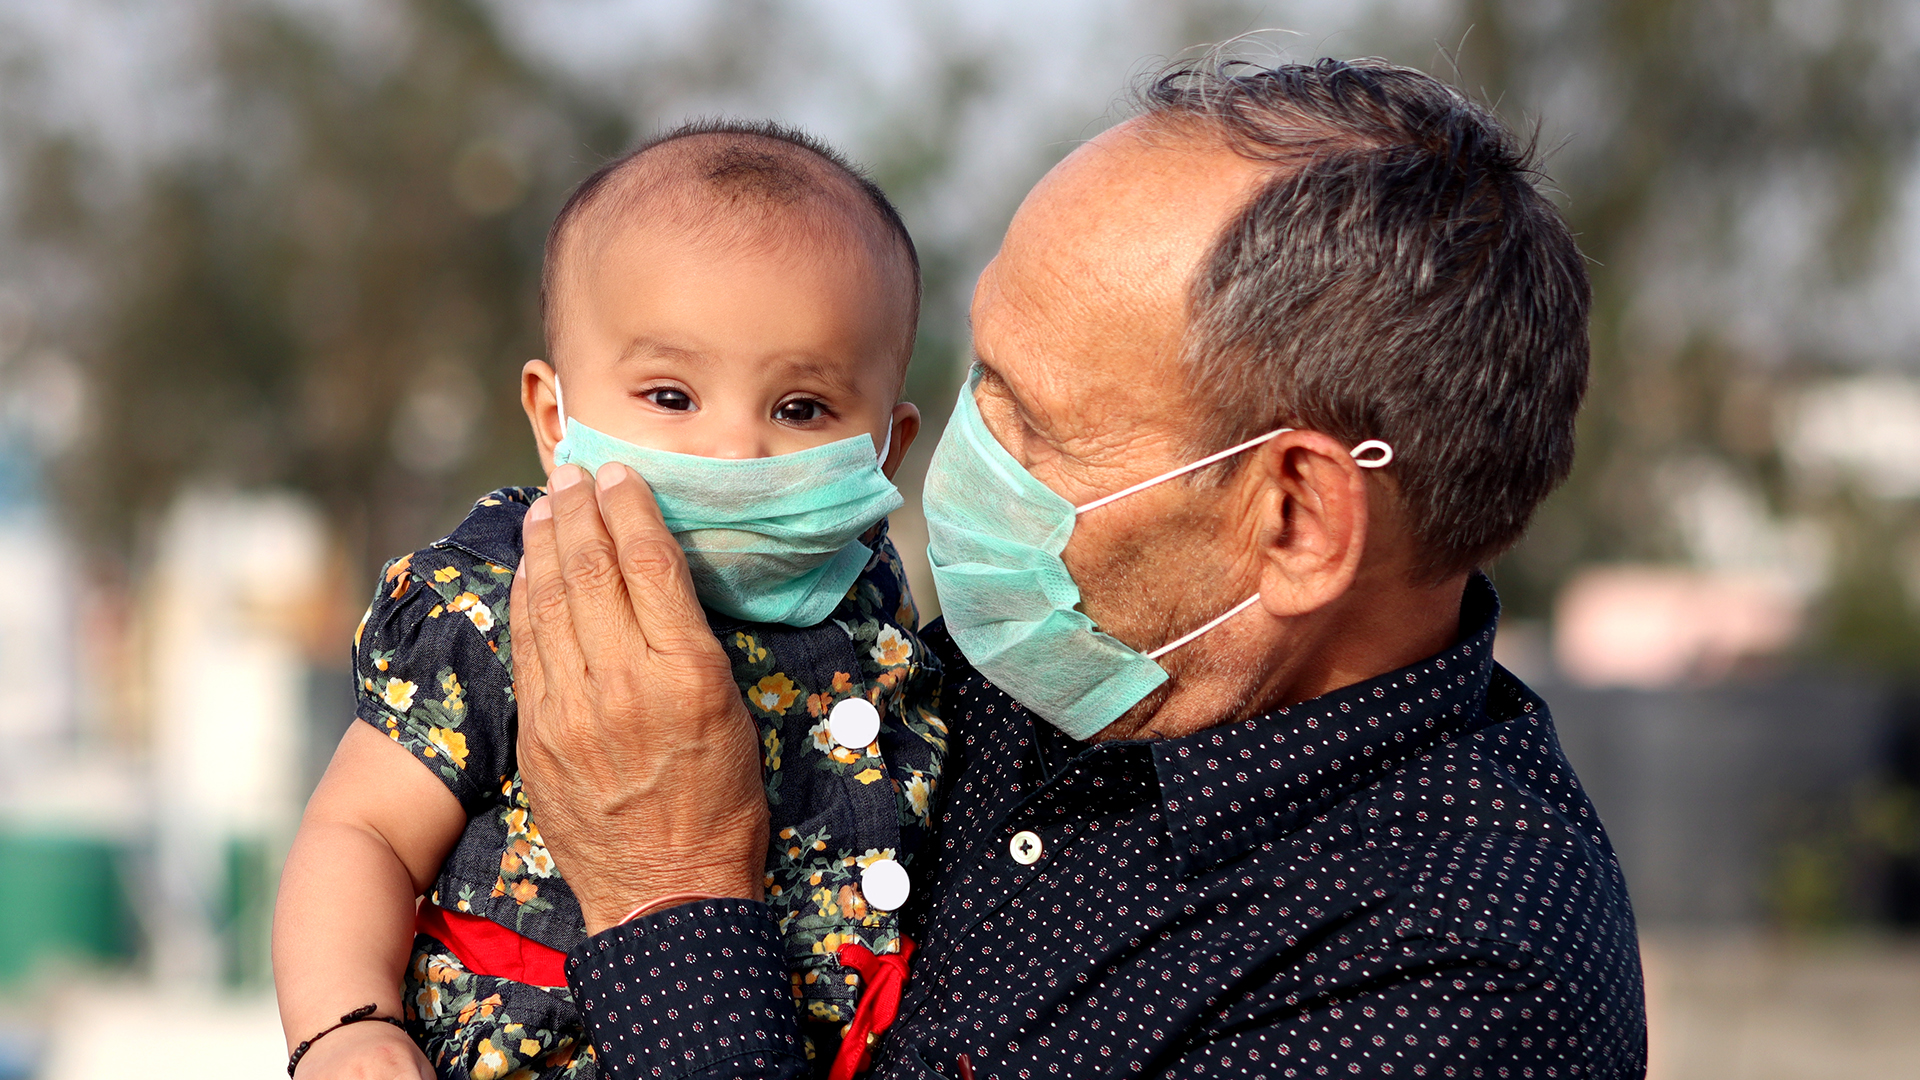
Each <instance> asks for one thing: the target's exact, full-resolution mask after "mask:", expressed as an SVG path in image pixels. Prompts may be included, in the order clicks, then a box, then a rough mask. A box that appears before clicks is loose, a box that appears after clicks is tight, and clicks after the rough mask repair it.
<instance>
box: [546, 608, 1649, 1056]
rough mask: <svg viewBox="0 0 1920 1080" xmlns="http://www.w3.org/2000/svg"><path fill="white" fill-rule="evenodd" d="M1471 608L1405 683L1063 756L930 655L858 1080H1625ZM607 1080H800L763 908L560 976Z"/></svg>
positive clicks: (726, 911) (1550, 773)
mask: <svg viewBox="0 0 1920 1080" xmlns="http://www.w3.org/2000/svg"><path fill="white" fill-rule="evenodd" d="M1498 613H1499V604H1498V600H1497V599H1496V598H1495V596H1494V594H1493V589H1492V586H1491V585H1489V584H1488V583H1487V582H1486V581H1485V579H1484V578H1476V579H1475V580H1474V582H1473V583H1472V584H1471V585H1470V586H1469V587H1468V590H1467V596H1466V600H1465V604H1464V608H1463V610H1462V613H1461V628H1462V631H1463V636H1462V638H1461V640H1460V641H1459V642H1458V643H1457V644H1456V645H1455V646H1454V647H1452V648H1451V649H1448V650H1447V651H1446V652H1444V653H1441V654H1440V655H1438V656H1435V657H1432V658H1431V659H1428V660H1426V661H1424V662H1422V663H1419V664H1415V665H1413V666H1411V667H1408V668H1404V669H1402V670H1400V671H1396V672H1393V673H1391V674H1388V675H1383V676H1381V677H1379V678H1377V679H1373V680H1371V681H1368V682H1364V683H1360V684H1357V685H1354V686H1349V687H1346V688H1344V689H1341V690H1338V691H1335V692H1333V693H1331V694H1328V695H1326V696H1324V697H1321V698H1317V699H1315V700H1313V701H1308V702H1303V703H1301V704H1299V705H1294V706H1291V707H1289V708H1284V709H1279V710H1276V711H1274V712H1272V713H1269V714H1267V715H1265V716H1262V717H1259V718H1258V719H1254V720H1249V721H1245V722H1239V723H1233V724H1227V725H1222V726H1219V727H1215V728H1212V729H1209V730H1206V731H1202V732H1200V733H1198V734H1195V735H1191V736H1186V737H1183V738H1178V739H1166V740H1159V741H1152V742H1110V743H1102V744H1097V745H1091V746H1089V745H1084V744H1079V743H1074V742H1071V741H1069V740H1068V739H1066V738H1065V737H1064V736H1062V735H1060V734H1058V733H1057V732H1056V731H1055V730H1054V729H1053V728H1051V727H1050V726H1048V725H1047V724H1045V723H1044V722H1039V721H1037V720H1036V719H1035V718H1034V717H1033V716H1031V715H1030V714H1028V713H1027V712H1026V711H1025V710H1023V709H1022V708H1021V707H1020V706H1019V705H1018V704H1016V703H1015V702H1014V701H1012V700H1011V699H1010V698H1008V697H1007V696H1006V695H1005V694H1003V693H1001V692H1000V691H999V690H997V689H996V688H994V687H992V686H990V685H988V684H987V683H985V682H984V681H983V680H982V679H981V678H980V676H979V675H978V674H977V673H975V672H973V670H972V669H971V668H970V667H968V666H967V665H966V662H965V661H964V660H963V659H961V658H960V657H959V655H958V653H957V651H955V650H954V648H953V645H952V642H951V639H949V638H948V637H947V636H946V635H945V634H944V633H943V632H941V630H940V629H939V628H938V626H937V625H936V626H935V627H933V628H930V629H929V631H928V633H927V635H926V639H927V641H928V644H929V645H930V646H932V647H934V648H935V649H936V650H938V651H940V652H941V653H942V654H943V657H944V659H946V661H947V671H948V672H949V673H950V674H949V681H948V685H947V688H946V696H945V704H944V708H943V712H944V713H945V714H946V715H947V716H948V717H949V721H950V723H951V725H952V737H953V739H954V746H953V747H952V756H951V757H950V758H949V759H948V766H947V774H946V777H945V779H944V786H945V787H946V791H945V794H944V799H943V805H942V808H941V811H940V815H939V819H938V822H937V825H936V827H935V832H934V833H933V839H932V844H931V847H930V848H929V850H928V852H927V853H926V854H925V855H923V856H922V857H921V859H922V861H921V863H920V865H918V866H917V867H915V870H916V873H917V877H916V880H915V883H914V896H913V899H912V900H910V901H909V908H908V911H907V919H906V923H907V925H908V927H909V932H910V933H912V935H913V936H914V938H915V939H916V941H917V942H918V944H919V951H918V952H917V953H916V954H915V955H914V957H913V963H912V972H911V978H910V980H909V983H908V987H907V991H906V996H905V998H904V1000H903V1002H902V1005H901V1011H900V1018H899V1020H898V1021H896V1022H895V1023H894V1025H893V1026H892V1027H891V1028H890V1029H889V1030H888V1031H887V1032H886V1034H885V1036H884V1037H883V1038H882V1039H881V1041H880V1042H879V1044H878V1045H877V1046H876V1048H875V1055H874V1067H873V1073H872V1075H874V1076H876V1077H888V1078H895V1077H958V1076H960V1075H961V1073H960V1065H959V1061H960V1057H961V1055H963V1054H964V1055H966V1057H967V1058H968V1061H969V1064H970V1065H971V1067H972V1072H973V1075H974V1076H976V1077H980V1078H981V1080H985V1078H987V1077H999V1078H1003V1080H1030V1078H1036V1077H1056V1076H1063V1077H1083V1076H1130V1075H1142V1076H1162V1075H1168V1076H1196V1077H1200V1076H1204V1077H1254V1076H1260V1077H1311V1078H1318V1077H1354V1076H1365V1077H1379V1076H1390V1077H1476V1078H1477V1077H1493V1078H1522V1077H1527V1078H1534V1077H1537V1078H1558V1077H1583V1078H1584V1077H1638V1076H1642V1075H1643V1074H1644V1073H1645V1070H1646V1015H1645V1009H1644V1004H1643V995H1642V988H1641V976H1640V958H1639V950H1638V946H1637V943H1636V938H1635V932H1634V924H1633V914H1632V910H1631V908H1630V906H1629V904H1628V900H1627V891H1626V885H1625V883H1624V882H1623V880H1622V878H1621V875H1620V868H1619V864H1618V862H1617V861H1616V860H1615V858H1614V854H1613V849H1612V847H1611V846H1610V845H1609V844H1608V842H1607V838H1606V834H1605V832H1604V831H1603V830H1602V829H1601V827H1600V821H1599V819H1598V818H1597V817H1596V816H1595V815H1594V812H1593V807H1592V805H1591V804H1590V803H1589V802H1588V801H1587V797H1586V795H1585V794H1584V793H1583V792H1582V791H1581V789H1580V784H1579V781H1578V780H1576V779H1575V777H1574V775H1573V771H1572V770H1571V769H1570V768H1569V767H1568V765H1567V760H1566V758H1565V757H1564V756H1563V755H1562V754H1561V751H1560V745H1559V741H1558V740H1557V739H1556V737H1555V736H1554V731H1553V723H1552V721H1551V720H1550V719H1549V717H1548V715H1547V709H1546V707H1545V705H1543V704H1542V703H1541V701H1540V699H1539V698H1537V697H1535V696H1534V694H1533V693H1532V692H1531V691H1529V690H1528V689H1527V688H1526V687H1525V686H1523V685H1521V684H1520V683H1519V682H1518V681H1517V680H1515V679H1514V678H1513V677H1512V676H1511V675H1509V674H1508V673H1507V672H1506V671H1505V670H1504V669H1502V668H1500V667H1498V666H1497V665H1495V664H1494V663H1493V660H1492V656H1491V648H1492V643H1493V633H1494V626H1495V624H1496V622H1497V621H1498ZM568 967H569V976H570V980H571V982H572V985H573V987H574V989H575V992H576V994H578V995H579V1000H580V1001H581V1002H582V1006H583V1011H584V1012H585V1013H586V1014H587V1017H588V1023H589V1025H590V1027H591V1030H592V1034H593V1039H594V1043H595V1045H596V1048H597V1050H598V1052H599V1056H600V1068H601V1070H602V1075H603V1076H605V1077H607V1078H608V1080H629V1078H640V1077H647V1078H652V1077H700V1078H703V1080H705V1078H723V1077H736V1076H738V1077H770V1076H804V1075H807V1074H808V1073H809V1072H811V1071H813V1070H814V1069H816V1068H818V1069H820V1070H821V1071H822V1072H824V1066H825V1063H824V1062H821V1063H809V1062H808V1061H806V1060H805V1058H804V1055H803V1051H802V1050H801V1049H799V1047H800V1045H801V1044H800V1041H799V1036H798V1034H797V1032H796V1031H795V1021H794V1014H793V1009H792V1006H791V1004H790V1000H789V998H788V994H789V992H790V991H789V983H788V979H787V975H786V972H785V970H784V968H783V967H782V962H781V950H780V936H779V933H778V931H777V930H776V928H775V926H774V924H773V921H772V919H771V917H770V913H769V909H768V908H767V907H766V906H765V905H762V904H757V903H749V902H746V901H713V902H707V903H700V904H692V905H687V906H684V907H680V908H676V909H673V910H671V911H668V912H665V913H662V914H658V915H653V916H650V917H647V918H643V919H639V920H636V921H635V922H633V923H630V924H628V925H626V926H623V927H618V928H615V929H613V930H610V931H607V932H606V933H603V934H601V935H599V936H598V937H595V938H593V939H591V940H590V941H588V942H587V943H585V944H583V945H582V946H581V947H580V948H578V949H576V950H574V953H573V954H572V956H571V957H570V959H569V963H568Z"/></svg>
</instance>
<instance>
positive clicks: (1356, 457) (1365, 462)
mask: <svg viewBox="0 0 1920 1080" xmlns="http://www.w3.org/2000/svg"><path fill="white" fill-rule="evenodd" d="M1292 430H1293V429H1292V428H1280V429H1279V430H1277V431H1269V432H1267V433H1266V434H1265V435H1262V436H1260V437H1259V438H1257V439H1252V440H1249V441H1247V442H1244V443H1241V444H1240V445H1239V446H1232V447H1228V448H1227V449H1225V450H1222V451H1220V452H1219V453H1217V454H1214V455H1212V456H1210V457H1205V458H1201V459H1200V460H1199V461H1196V462H1194V463H1193V464H1191V465H1188V466H1185V467H1184V468H1179V469H1175V470H1174V471H1172V472H1170V473H1167V474H1166V475H1165V476H1156V477H1154V478H1153V479H1151V480H1148V481H1147V482H1145V483H1143V484H1135V485H1134V486H1132V487H1130V488H1127V489H1126V490H1124V491H1120V492H1116V493H1114V494H1112V495H1108V496H1107V497H1106V498H1104V499H1096V500H1094V501H1093V502H1090V503H1088V504H1087V505H1085V506H1082V507H1080V508H1078V509H1076V510H1075V511H1074V513H1076V514H1078V513H1080V512H1082V511H1085V510H1091V509H1093V508H1094V507H1096V506H1103V505H1105V504H1107V503H1110V502H1112V501H1113V500H1115V499H1118V498H1120V497H1122V496H1125V495H1131V494H1133V493H1134V492H1136V491H1139V490H1141V489H1142V488H1148V487H1152V486H1153V485H1155V484H1157V483H1159V482H1160V481H1162V480H1171V479H1173V478H1174V477H1176V476H1179V475H1181V474H1182V473H1189V472H1192V471H1193V470H1195V469H1198V468H1201V467H1202V466H1206V465H1211V464H1213V463H1214V462H1216V461H1219V460H1220V459H1221V458H1224V457H1230V456H1232V455H1234V454H1237V453H1239V452H1240V451H1242V450H1245V449H1247V448H1249V447H1252V446H1257V445H1259V444H1260V443H1263V442H1266V441H1267V440H1268V439H1271V438H1273V437H1274V436H1275V435H1280V434H1283V433H1285V432H1288V431H1292ZM1347 453H1348V454H1350V455H1351V456H1352V457H1353V463H1354V464H1355V465H1358V466H1360V467H1361V468H1363V469H1378V468H1380V467H1381V466H1384V465H1387V464H1390V463H1391V462H1392V461H1393V447H1392V446H1391V445H1390V444H1388V443H1387V442H1385V441H1384V440H1381V439H1368V440H1367V441H1365V442H1363V443H1361V444H1359V445H1358V446H1355V447H1354V448H1353V449H1351V450H1349V451H1347ZM1362 455H1372V456H1365V457H1363V456H1362ZM1259 600H1260V594H1259V593H1254V594H1253V595H1252V596H1249V597H1247V598H1246V599H1245V600H1242V601H1240V602H1239V603H1237V604H1235V605H1233V607H1231V608H1229V609H1228V610H1227V611H1226V612H1224V613H1222V614H1220V615H1218V616H1216V617H1214V618H1213V619H1212V620H1210V621H1208V622H1206V623H1205V624H1203V625H1201V626H1199V627H1196V628H1195V629H1193V630H1190V631H1188V632H1186V633H1184V634H1182V635H1180V636H1179V637H1177V638H1174V639H1173V640H1172V641H1169V642H1167V643H1166V644H1165V645H1162V646H1160V647H1159V648H1157V649H1155V650H1153V651H1152V652H1150V653H1148V654H1147V659H1149V660H1158V659H1160V658H1161V657H1163V656H1165V655H1167V654H1168V653H1170V652H1172V651H1173V650H1175V649H1177V648H1179V647H1180V646H1182V645H1185V644H1187V643H1188V642H1190V641H1192V640H1193V639H1194V638H1197V637H1199V636H1200V635H1202V634H1204V633H1206V632H1207V631H1209V630H1211V629H1213V628H1214V627H1216V626H1219V625H1220V624H1221V623H1223V622H1226V621H1227V620H1228V619H1231V618H1233V617H1234V616H1235V615H1238V614H1240V613H1241V612H1243V611H1245V610H1247V609H1248V608H1250V607H1252V606H1253V605H1254V604H1255V603H1257V602H1259Z"/></svg>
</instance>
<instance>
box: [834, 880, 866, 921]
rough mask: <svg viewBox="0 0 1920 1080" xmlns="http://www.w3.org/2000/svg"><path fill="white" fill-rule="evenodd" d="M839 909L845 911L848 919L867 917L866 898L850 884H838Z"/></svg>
mask: <svg viewBox="0 0 1920 1080" xmlns="http://www.w3.org/2000/svg"><path fill="white" fill-rule="evenodd" d="M840 910H841V911H844V912H846V914H847V918H849V919H864V918H866V917H867V898H866V897H865V896H863V895H861V893H860V890H858V889H856V888H854V887H853V886H851V885H842V886H840Z"/></svg>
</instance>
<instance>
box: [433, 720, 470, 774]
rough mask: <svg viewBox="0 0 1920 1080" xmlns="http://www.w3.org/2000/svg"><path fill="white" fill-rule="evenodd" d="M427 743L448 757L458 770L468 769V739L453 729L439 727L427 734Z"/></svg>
mask: <svg viewBox="0 0 1920 1080" xmlns="http://www.w3.org/2000/svg"><path fill="white" fill-rule="evenodd" d="M427 741H428V742H430V743H432V744H433V746H434V749H436V750H439V751H440V752H441V753H443V754H445V755H447V760H448V761H451V762H453V767H454V768H456V769H464V768H466V767H467V737H466V736H465V735H462V734H460V733H459V732H457V731H455V730H453V729H452V728H443V727H437V728H434V729H432V730H430V731H428V732H427Z"/></svg>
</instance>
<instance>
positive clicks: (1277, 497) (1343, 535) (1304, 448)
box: [1248, 431, 1370, 618]
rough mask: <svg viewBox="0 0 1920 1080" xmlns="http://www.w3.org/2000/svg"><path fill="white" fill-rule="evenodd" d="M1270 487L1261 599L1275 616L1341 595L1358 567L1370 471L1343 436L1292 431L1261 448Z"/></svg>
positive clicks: (1261, 470) (1258, 478) (1261, 476)
mask: <svg viewBox="0 0 1920 1080" xmlns="http://www.w3.org/2000/svg"><path fill="white" fill-rule="evenodd" d="M1258 461H1259V466H1258V467H1257V468H1256V469H1252V470H1249V472H1250V473H1254V474H1255V475H1253V476H1249V477H1248V480H1249V481H1252V482H1257V483H1261V484H1263V485H1264V486H1265V488H1266V491H1265V496H1266V497H1265V498H1264V499H1263V500H1262V502H1261V506H1262V507H1263V509H1262V511H1261V512H1262V515H1263V519H1264V520H1262V521H1261V523H1260V528H1261V532H1260V535H1261V543H1262V548H1263V551H1262V566H1261V570H1260V605H1261V607H1263V608H1264V609H1265V610H1266V611H1267V612H1268V613H1269V614H1271V615H1273V616H1275V617H1278V618H1288V617H1293V616H1298V615H1305V614H1308V613H1310V612H1314V611H1318V610H1320V609H1321V608H1324V607H1326V606H1327V605H1329V604H1331V603H1333V602H1334V601H1336V600H1338V599H1339V598H1340V597H1341V596H1344V595H1345V594H1346V593H1347V591H1348V590H1349V589H1351V588H1352V587H1353V584H1354V581H1355V579H1356V578H1357V577H1358V576H1359V573H1360V563H1361V555H1362V553H1363V552H1365V550H1366V547H1367V530H1368V526H1369V524H1370V515H1369V512H1368V505H1367V498H1368V491H1367V476H1366V471H1365V470H1364V469H1362V468H1361V467H1360V466H1359V465H1358V464H1356V463H1355V462H1354V460H1353V458H1352V457H1351V456H1350V455H1349V454H1348V453H1347V448H1346V447H1345V446H1344V445H1342V444H1341V443H1340V442H1339V441H1338V440H1336V439H1334V438H1333V437H1331V436H1329V435H1324V434H1322V433H1320V432H1317V431H1291V432H1288V433H1286V434H1284V435H1281V436H1279V437H1278V438H1276V439H1274V440H1273V441H1272V442H1270V443H1268V444H1267V445H1266V446H1263V447H1261V448H1260V451H1259V458H1258Z"/></svg>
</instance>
